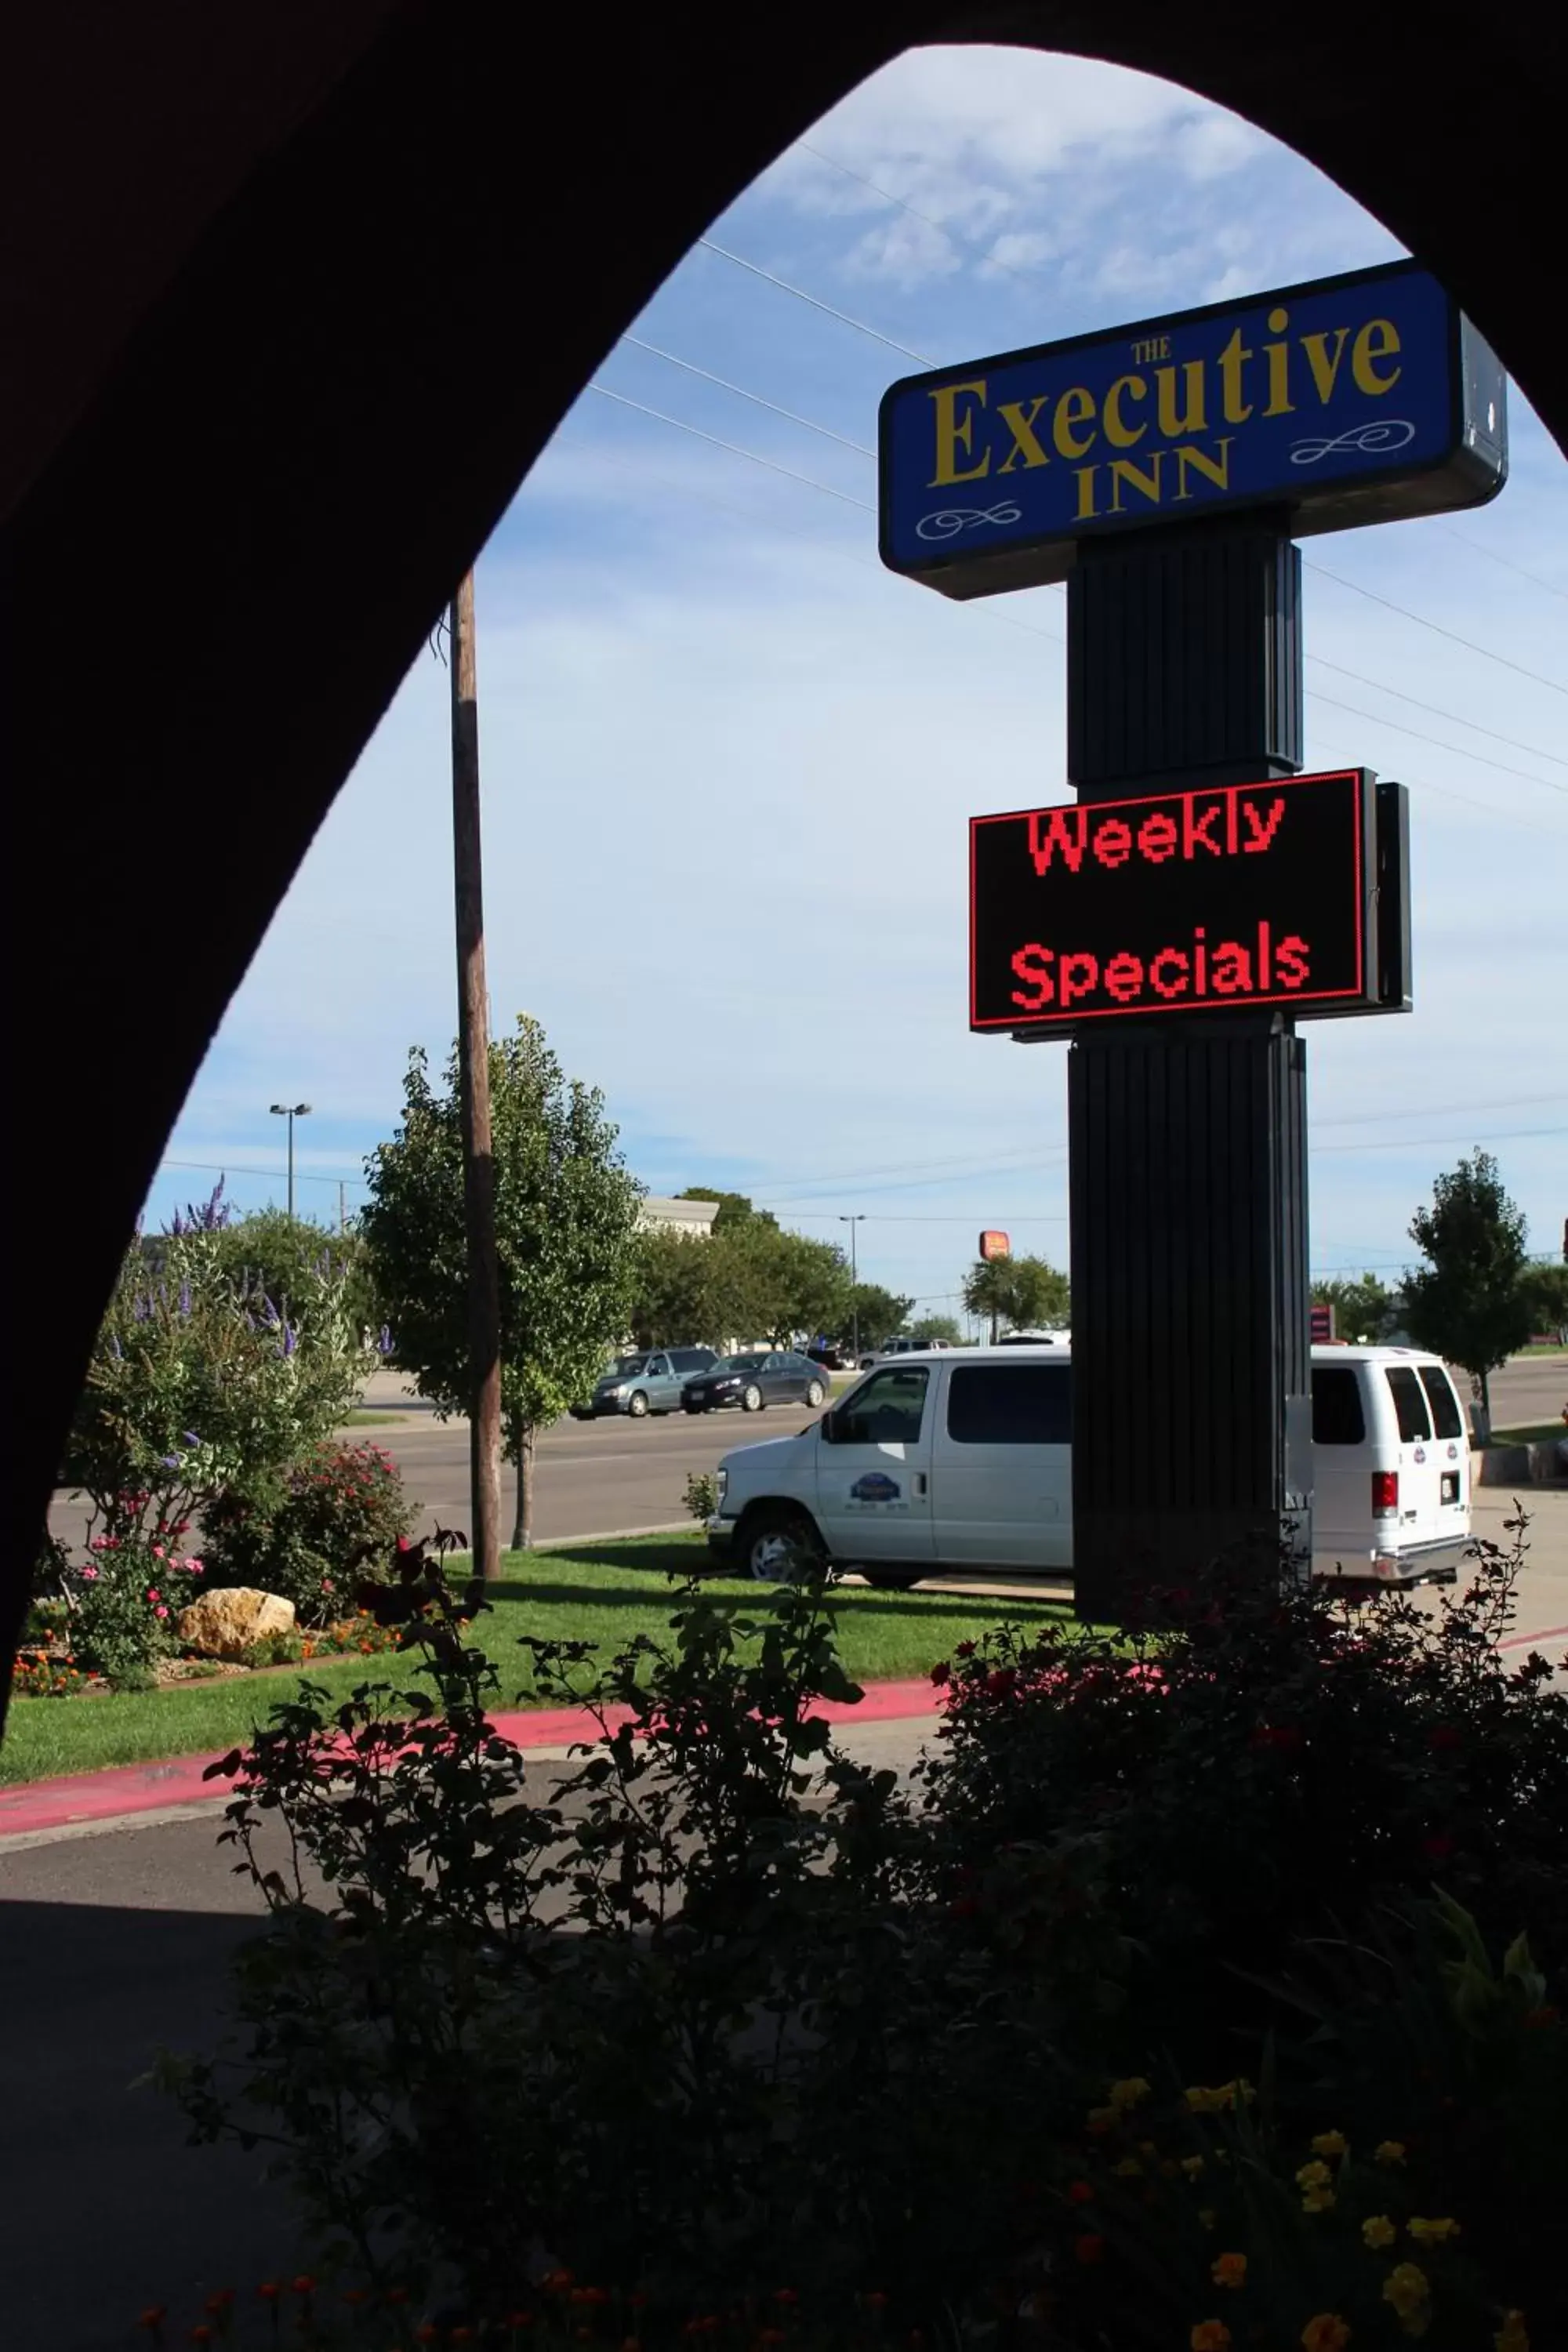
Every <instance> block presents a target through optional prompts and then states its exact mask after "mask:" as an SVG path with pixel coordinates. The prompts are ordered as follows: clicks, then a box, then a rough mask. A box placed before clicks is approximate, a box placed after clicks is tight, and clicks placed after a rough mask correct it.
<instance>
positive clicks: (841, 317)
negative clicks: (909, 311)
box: [697, 236, 941, 368]
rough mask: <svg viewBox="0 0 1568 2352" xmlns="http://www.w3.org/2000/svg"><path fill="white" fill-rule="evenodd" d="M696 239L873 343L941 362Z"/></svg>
mask: <svg viewBox="0 0 1568 2352" xmlns="http://www.w3.org/2000/svg"><path fill="white" fill-rule="evenodd" d="M697 242H698V244H699V245H700V247H701V248H702V250H703V252H704V253H716V254H717V255H718V257H719V258H720V260H721V261H731V262H733V263H734V265H735V268H737V269H746V270H749V271H750V272H751V274H752V277H753V278H762V279H763V282H764V284H766V285H769V286H776V287H777V288H778V289H779V292H780V293H781V294H793V295H794V297H795V300H796V301H797V302H806V303H809V304H810V306H811V308H812V309H813V310H820V311H821V312H822V313H823V315H824V317H825V318H828V319H837V321H838V323H839V325H840V326H841V327H853V328H854V330H855V331H856V333H857V334H858V335H869V337H870V338H871V341H873V342H874V343H883V344H885V345H886V346H887V348H888V350H889V351H890V352H900V353H901V354H902V356H903V357H904V358H905V359H907V360H918V361H919V362H920V364H921V367H925V368H930V367H939V366H940V365H941V362H940V361H938V360H933V359H931V358H929V357H928V355H927V354H926V353H925V352H912V351H911V350H910V347H909V345H908V343H897V342H895V341H893V338H892V336H891V335H884V334H883V333H882V331H881V330H880V329H879V328H878V327H868V325H867V324H866V321H865V320H864V319H852V318H851V317H850V315H849V313H848V311H847V310H835V309H834V307H833V305H832V303H831V302H823V301H819V300H818V299H817V297H816V295H815V294H808V293H807V292H806V291H805V288H804V287H801V286H792V285H791V284H790V282H789V280H788V278H775V277H774V275H773V271H772V270H771V269H763V268H761V267H760V266H759V265H758V263H756V262H754V261H748V260H747V259H746V257H745V256H744V255H743V254H740V253H731V251H730V249H729V247H727V246H723V245H715V244H714V242H713V240H712V238H711V237H710V236H700V237H699V238H698V240H697Z"/></svg>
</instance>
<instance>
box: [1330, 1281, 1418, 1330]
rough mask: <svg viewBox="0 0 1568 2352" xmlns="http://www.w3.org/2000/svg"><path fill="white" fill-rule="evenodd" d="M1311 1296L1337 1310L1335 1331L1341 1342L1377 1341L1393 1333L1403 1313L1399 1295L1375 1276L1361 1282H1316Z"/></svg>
mask: <svg viewBox="0 0 1568 2352" xmlns="http://www.w3.org/2000/svg"><path fill="white" fill-rule="evenodd" d="M1312 1297H1313V1299H1314V1301H1315V1302H1316V1303H1317V1304H1318V1305H1319V1306H1320V1307H1332V1308H1333V1310H1334V1332H1335V1336H1336V1338H1338V1339H1365V1340H1368V1341H1376V1340H1378V1339H1382V1338H1383V1337H1384V1334H1385V1333H1386V1332H1388V1331H1391V1330H1393V1328H1394V1325H1395V1323H1396V1322H1397V1321H1398V1319H1399V1315H1400V1311H1401V1301H1400V1296H1399V1293H1398V1292H1397V1291H1394V1290H1390V1288H1389V1287H1388V1285H1387V1284H1386V1283H1385V1282H1380V1281H1379V1280H1378V1278H1377V1276H1376V1275H1375V1274H1363V1276H1362V1277H1361V1279H1360V1280H1359V1281H1355V1282H1352V1281H1335V1282H1315V1283H1314V1284H1313V1285H1312Z"/></svg>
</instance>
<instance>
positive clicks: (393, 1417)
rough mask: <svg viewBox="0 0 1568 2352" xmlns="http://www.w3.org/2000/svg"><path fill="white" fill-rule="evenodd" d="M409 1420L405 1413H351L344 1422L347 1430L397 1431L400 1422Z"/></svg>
mask: <svg viewBox="0 0 1568 2352" xmlns="http://www.w3.org/2000/svg"><path fill="white" fill-rule="evenodd" d="M407 1419H408V1415H407V1414H406V1413H405V1412H351V1413H350V1415H349V1417H348V1419H347V1421H345V1422H344V1423H343V1427H344V1428H345V1429H395V1428H396V1426H397V1424H398V1423H399V1422H404V1421H406V1420H407Z"/></svg>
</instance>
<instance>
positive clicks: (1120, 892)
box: [969, 768, 1408, 1035]
mask: <svg viewBox="0 0 1568 2352" xmlns="http://www.w3.org/2000/svg"><path fill="white" fill-rule="evenodd" d="M1384 790H1385V793H1390V794H1392V796H1393V798H1392V799H1391V801H1390V803H1389V805H1390V811H1391V814H1395V815H1397V814H1398V812H1399V806H1400V804H1401V802H1402V793H1401V788H1400V787H1398V786H1394V787H1385V788H1384ZM1376 803H1377V787H1376V785H1375V783H1374V781H1373V777H1372V776H1371V774H1370V773H1369V772H1368V771H1367V770H1366V769H1364V768H1346V769H1342V770H1339V771H1337V772H1332V773H1329V774H1323V775H1313V776H1283V777H1274V778H1270V779H1268V780H1267V781H1265V782H1262V783H1257V784H1226V785H1224V786H1219V787H1216V788H1215V789H1214V790H1212V791H1192V792H1172V793H1142V794H1140V795H1139V796H1138V797H1137V798H1136V799H1132V800H1120V801H1075V802H1070V803H1068V804H1067V805H1065V806H1062V807H1053V808H1038V809H1024V810H1019V811H1016V812H1014V813H1011V814H1007V815H1003V816H977V817H972V818H971V820H970V826H969V871H970V1014H969V1018H970V1026H971V1028H972V1029H999V1030H1006V1031H1010V1032H1012V1033H1013V1034H1015V1035H1019V1034H1023V1035H1028V1034H1050V1033H1052V1032H1053V1031H1061V1032H1071V1031H1073V1030H1076V1029H1079V1028H1082V1027H1084V1026H1086V1025H1087V1024H1089V1023H1091V1022H1096V1021H1106V1020H1117V1019H1121V1020H1139V1021H1147V1020H1151V1019H1157V1018H1160V1017H1162V1016H1163V1015H1166V1014H1170V1013H1177V1014H1180V1015H1182V1016H1183V1017H1184V1018H1186V1019H1191V1018H1192V1017H1193V1016H1194V1015H1195V1014H1202V1013H1224V1012H1226V1011H1230V1012H1235V1011H1238V1010H1241V1009H1243V1008H1245V1007H1247V1006H1260V1005H1268V1006H1279V1007H1281V1008H1283V1009H1284V1010H1285V1011H1287V1012H1289V1013H1295V1014H1299V1015H1306V1014H1311V1013H1317V1014H1323V1013H1357V1012H1370V1011H1376V1010H1381V1009H1388V1010H1396V1009H1404V1006H1405V1004H1406V1003H1408V997H1407V995H1406V993H1405V972H1404V971H1403V970H1394V969H1393V968H1391V966H1390V957H1389V953H1388V952H1385V953H1384V955H1383V957H1382V959H1381V961H1380V956H1379V942H1378V934H1377V925H1376V921H1375V908H1376V902H1377V888H1378V873H1379V866H1380V843H1379V837H1378V830H1377V823H1376ZM1386 831H1387V828H1386V827H1385V832H1386ZM1382 863H1383V865H1384V868H1385V870H1386V869H1387V866H1388V859H1387V855H1386V851H1384V853H1383V855H1382ZM1389 881H1390V885H1391V887H1393V888H1394V891H1395V894H1396V896H1397V895H1402V894H1403V890H1404V887H1405V876H1404V874H1403V873H1400V874H1399V875H1398V876H1397V877H1395V876H1394V875H1393V874H1392V873H1390V875H1389ZM1394 911H1395V910H1394V908H1391V910H1390V912H1391V916H1392V915H1394ZM1399 937H1400V932H1399V926H1398V923H1397V921H1396V920H1391V922H1390V925H1389V937H1388V941H1387V943H1386V945H1387V948H1388V949H1389V950H1394V948H1395V947H1396V943H1397V941H1398V940H1399Z"/></svg>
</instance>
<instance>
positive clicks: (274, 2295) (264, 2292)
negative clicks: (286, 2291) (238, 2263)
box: [256, 2279, 283, 2303]
mask: <svg viewBox="0 0 1568 2352" xmlns="http://www.w3.org/2000/svg"><path fill="white" fill-rule="evenodd" d="M256 2292H257V2294H258V2295H259V2296H260V2297H261V2300H262V2302H263V2303H276V2302H277V2300H278V2298H279V2295H280V2294H282V2292H283V2290H282V2288H281V2287H280V2286H279V2284H278V2281H277V2280H276V2279H263V2280H262V2282H261V2284H260V2285H259V2286H258V2288H257V2290H256Z"/></svg>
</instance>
